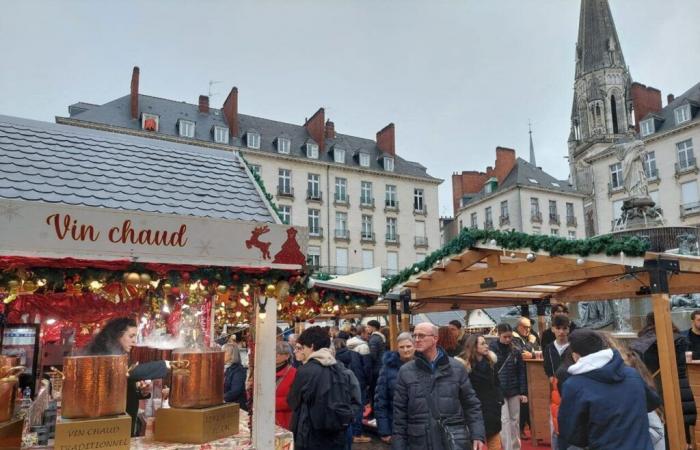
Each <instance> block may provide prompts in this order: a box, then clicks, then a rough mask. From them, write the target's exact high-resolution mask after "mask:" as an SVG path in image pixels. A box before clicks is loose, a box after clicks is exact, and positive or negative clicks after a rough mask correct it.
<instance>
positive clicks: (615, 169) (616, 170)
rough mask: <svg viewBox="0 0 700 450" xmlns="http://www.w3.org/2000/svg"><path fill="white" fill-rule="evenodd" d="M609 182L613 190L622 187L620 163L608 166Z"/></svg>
mask: <svg viewBox="0 0 700 450" xmlns="http://www.w3.org/2000/svg"><path fill="white" fill-rule="evenodd" d="M610 180H611V181H610V185H611V186H612V188H613V189H617V188H620V187H622V163H615V164H611V165H610Z"/></svg>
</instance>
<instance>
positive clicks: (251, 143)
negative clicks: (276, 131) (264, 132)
mask: <svg viewBox="0 0 700 450" xmlns="http://www.w3.org/2000/svg"><path fill="white" fill-rule="evenodd" d="M245 143H246V145H247V146H248V148H256V149H257V148H260V133H258V132H256V131H249V132H247V133H246V135H245Z"/></svg>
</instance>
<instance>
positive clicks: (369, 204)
mask: <svg viewBox="0 0 700 450" xmlns="http://www.w3.org/2000/svg"><path fill="white" fill-rule="evenodd" d="M360 208H369V209H374V197H362V196H360Z"/></svg>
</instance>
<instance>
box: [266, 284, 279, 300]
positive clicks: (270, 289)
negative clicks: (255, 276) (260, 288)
mask: <svg viewBox="0 0 700 450" xmlns="http://www.w3.org/2000/svg"><path fill="white" fill-rule="evenodd" d="M276 290H277V288H276V287H275V285H274V284H268V285H267V287H266V288H265V297H274V296H275V291H276Z"/></svg>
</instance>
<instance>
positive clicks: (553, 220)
mask: <svg viewBox="0 0 700 450" xmlns="http://www.w3.org/2000/svg"><path fill="white" fill-rule="evenodd" d="M549 224H550V225H559V214H552V213H550V214H549Z"/></svg>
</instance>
